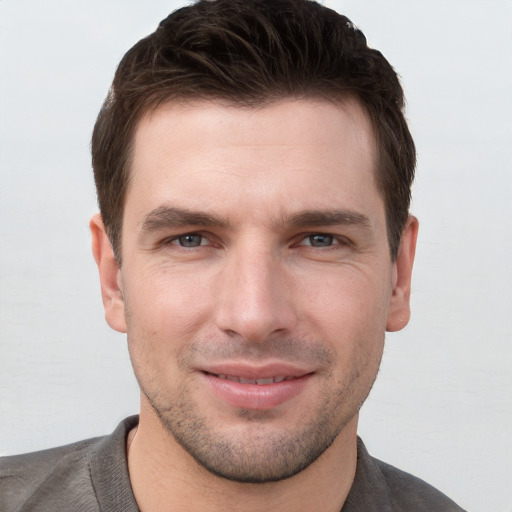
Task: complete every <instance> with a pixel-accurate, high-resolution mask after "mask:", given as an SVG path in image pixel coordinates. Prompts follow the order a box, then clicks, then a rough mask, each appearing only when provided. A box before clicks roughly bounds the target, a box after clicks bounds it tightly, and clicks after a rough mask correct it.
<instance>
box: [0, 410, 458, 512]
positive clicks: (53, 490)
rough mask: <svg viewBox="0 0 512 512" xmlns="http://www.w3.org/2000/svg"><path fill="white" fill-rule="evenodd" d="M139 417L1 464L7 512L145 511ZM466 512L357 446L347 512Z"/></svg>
mask: <svg viewBox="0 0 512 512" xmlns="http://www.w3.org/2000/svg"><path fill="white" fill-rule="evenodd" d="M137 421H138V418H137V416H132V417H130V418H127V419H125V420H124V421H123V422H121V423H120V424H119V426H118V427H117V429H116V430H115V431H114V433H113V434H112V435H110V436H106V437H99V438H95V439H89V440H87V441H81V442H78V443H74V444H71V445H67V446H62V447H60V448H53V449H51V450H44V451H41V452H36V453H29V454H26V455H16V456H12V457H4V458H2V459H0V511H1V512H61V511H62V512H63V511H70V512H71V511H73V512H139V509H138V507H137V504H136V502H135V498H134V497H133V492H132V488H131V485H130V478H129V476H128V468H127V461H126V449H125V447H126V436H127V435H128V432H129V431H130V430H131V429H132V428H133V427H134V426H135V425H136V424H137ZM427 511H429V512H463V510H462V509H461V508H460V507H458V506H457V505H456V504H455V503H454V502H453V501H451V500H450V499H449V498H447V497H446V496H445V495H444V494H442V493H440V492H439V491H438V490H436V489H434V488H433V487H432V486H430V485H429V484H427V483H425V482H423V481H422V480H420V479H418V478H416V477H413V476H412V475H409V474H407V473H404V472H403V471H400V470H398V469H396V468H394V467H392V466H390V465H388V464H385V463H383V462H381V461H378V460H377V459H374V458H373V457H370V455H369V454H368V452H367V451H366V448H365V446H364V444H363V442H362V441H361V440H360V439H359V440H358V446H357V468H356V476H355V479H354V483H353V484H352V488H351V490H350V493H349V495H348V497H347V500H346V502H345V504H344V506H343V509H342V511H341V512H427Z"/></svg>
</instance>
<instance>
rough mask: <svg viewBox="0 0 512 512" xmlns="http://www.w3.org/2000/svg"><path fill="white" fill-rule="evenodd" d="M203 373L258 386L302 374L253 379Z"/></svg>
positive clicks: (286, 379)
mask: <svg viewBox="0 0 512 512" xmlns="http://www.w3.org/2000/svg"><path fill="white" fill-rule="evenodd" d="M205 373H206V374H208V375H211V376H213V377H216V378H218V379H225V380H230V381H231V382H240V383H241V384H256V385H258V386H266V385H268V384H275V383H279V382H285V381H289V380H294V379H297V378H300V377H301V376H302V375H301V376H299V377H295V376H289V375H286V376H284V375H282V376H276V377H266V378H260V379H253V378H246V377H241V376H240V375H227V374H223V373H219V374H215V373H209V372H205Z"/></svg>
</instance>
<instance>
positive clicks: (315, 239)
mask: <svg viewBox="0 0 512 512" xmlns="http://www.w3.org/2000/svg"><path fill="white" fill-rule="evenodd" d="M308 240H309V243H310V244H311V245H312V246H313V247H330V246H331V245H332V244H333V242H334V239H333V237H332V236H331V235H310V236H309V237H308Z"/></svg>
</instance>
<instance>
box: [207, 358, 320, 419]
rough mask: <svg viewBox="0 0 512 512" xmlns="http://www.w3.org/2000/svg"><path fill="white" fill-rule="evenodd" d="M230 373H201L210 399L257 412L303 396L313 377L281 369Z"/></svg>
mask: <svg viewBox="0 0 512 512" xmlns="http://www.w3.org/2000/svg"><path fill="white" fill-rule="evenodd" d="M230 370H231V371H230ZM230 370H229V369H227V368H223V371H213V370H212V369H209V371H205V370H203V371H202V372H201V373H202V375H203V377H204V382H205V383H206V385H207V387H208V389H209V390H210V391H211V392H212V393H213V397H214V398H215V399H218V400H220V401H221V402H222V403H224V404H226V405H228V406H232V407H235V408H238V409H248V410H260V411H261V410H270V409H274V408H276V407H278V406H280V405H282V404H285V403H286V402H289V401H291V400H292V399H294V398H295V397H297V396H298V395H300V394H302V393H303V392H304V390H305V389H306V388H307V386H308V384H309V382H310V381H311V378H312V377H313V375H314V372H307V371H302V370H298V369H297V368H294V369H290V368H282V367H281V368H276V369H274V370H273V369H272V368H269V367H267V368H265V369H262V368H259V369H255V368H252V369H248V368H244V369H241V368H236V369H235V368H232V369H230Z"/></svg>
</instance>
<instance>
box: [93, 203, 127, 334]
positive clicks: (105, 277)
mask: <svg viewBox="0 0 512 512" xmlns="http://www.w3.org/2000/svg"><path fill="white" fill-rule="evenodd" d="M89 225H90V228H91V236H92V253H93V256H94V259H95V260H96V265H98V271H99V274H100V283H101V296H102V299H103V307H104V309H105V319H106V321H107V323H108V325H110V327H112V329H114V330H116V331H119V332H126V319H125V312H124V299H123V291H122V288H121V286H122V285H121V270H120V268H119V265H118V263H117V260H116V258H115V256H114V251H113V250H112V246H111V245H110V240H109V239H108V236H107V233H106V231H105V226H104V224H103V219H102V218H101V215H100V214H99V213H98V214H96V215H94V216H93V217H92V219H91V222H90V224H89Z"/></svg>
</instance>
